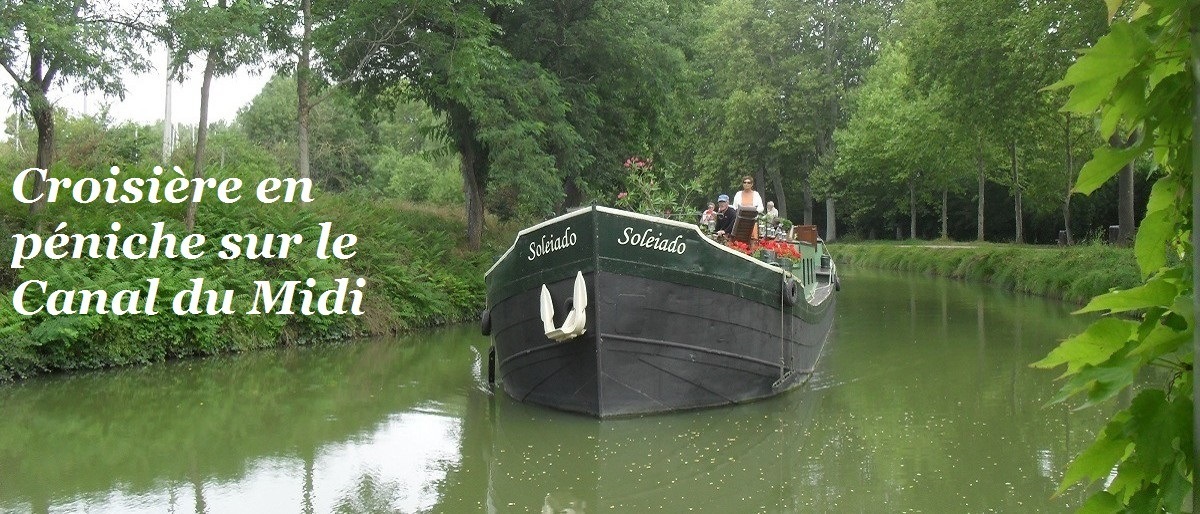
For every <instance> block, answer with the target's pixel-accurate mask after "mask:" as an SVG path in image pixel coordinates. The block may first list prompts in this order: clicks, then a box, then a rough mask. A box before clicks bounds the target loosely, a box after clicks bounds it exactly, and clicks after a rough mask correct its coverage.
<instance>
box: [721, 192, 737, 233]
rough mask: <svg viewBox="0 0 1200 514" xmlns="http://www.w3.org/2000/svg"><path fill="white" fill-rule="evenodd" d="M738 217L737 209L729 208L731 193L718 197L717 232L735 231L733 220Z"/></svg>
mask: <svg viewBox="0 0 1200 514" xmlns="http://www.w3.org/2000/svg"><path fill="white" fill-rule="evenodd" d="M735 219H737V211H736V210H734V209H730V208H729V195H721V196H718V197H717V233H718V234H728V233H730V232H733V220H735Z"/></svg>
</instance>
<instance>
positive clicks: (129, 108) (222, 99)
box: [0, 52, 273, 137]
mask: <svg viewBox="0 0 1200 514" xmlns="http://www.w3.org/2000/svg"><path fill="white" fill-rule="evenodd" d="M153 62H154V63H155V65H156V67H157V69H155V70H152V71H150V72H149V73H145V74H141V75H134V76H130V77H128V78H126V79H125V99H124V100H121V99H119V98H116V97H104V96H102V95H100V94H99V93H96V92H92V93H91V94H88V95H84V94H80V93H74V92H71V91H70V89H71V86H69V85H68V86H67V87H66V88H55V89H53V90H52V91H51V100H52V101H54V102H55V105H58V106H61V107H64V108H66V109H68V110H70V111H71V112H74V113H77V114H80V113H84V112H87V113H89V114H95V113H97V112H99V111H100V108H101V107H102V106H103V105H104V104H108V105H109V106H110V108H109V113H110V114H111V117H112V119H113V120H114V121H116V122H118V123H119V122H122V121H133V122H139V123H153V122H157V121H158V120H161V119H162V117H163V108H164V106H165V103H166V102H165V96H166V75H165V74H164V73H163V71H162V69H163V68H165V67H166V53H165V52H161V53H160V55H156V56H154V58H153ZM203 71H204V67H203V66H202V65H201V66H193V67H192V69H191V70H190V71H189V72H188V74H189V75H188V80H185V81H184V82H183V83H182V84H180V83H178V82H176V83H174V84H172V86H171V104H172V107H171V119H172V121H174V122H176V123H188V124H195V123H196V122H197V121H199V120H200V78H201V77H200V75H201V72H203ZM272 73H273V72H272V71H271V70H265V71H263V72H262V73H257V72H248V71H239V72H238V73H237V74H235V75H232V76H228V77H216V78H214V79H213V85H212V97H211V98H210V99H209V106H208V109H209V110H208V119H209V121H216V120H232V119H233V118H234V116H236V115H237V111H238V109H239V108H241V107H242V106H244V105H246V104H248V103H249V102H250V101H251V100H253V99H254V96H255V95H257V94H258V92H259V91H261V90H262V86H263V84H266V82H267V79H269V78H270V77H271V74H272ZM13 86H14V84H13V81H12V78H11V77H9V76H8V74H5V73H2V72H0V88H2V90H3V91H4V93H5V94H4V95H3V97H2V98H3V100H0V120H6V119H8V116H9V114H11V113H12V112H13V105H12V103H11V100H10V99H9V96H8V93H9V92H11V91H12V88H13ZM5 128H6V129H8V130H9V131H11V130H12V127H11V125H9V126H7V127H5ZM5 135H7V134H5ZM0 137H2V136H0Z"/></svg>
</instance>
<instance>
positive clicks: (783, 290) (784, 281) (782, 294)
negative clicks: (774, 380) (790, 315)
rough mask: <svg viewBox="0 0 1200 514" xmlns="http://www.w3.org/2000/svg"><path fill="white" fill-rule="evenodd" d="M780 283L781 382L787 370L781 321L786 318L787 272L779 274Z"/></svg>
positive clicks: (785, 341) (785, 346) (785, 344)
mask: <svg viewBox="0 0 1200 514" xmlns="http://www.w3.org/2000/svg"><path fill="white" fill-rule="evenodd" d="M779 276H780V277H781V278H780V280H781V281H782V282H781V283H780V284H779V380H780V381H783V377H784V371H785V370H786V369H787V366H786V363H787V361H786V360H785V359H784V351H785V349H786V348H787V337H785V336H784V331H783V321H784V318H785V317H786V316H787V313H786V312H784V309H786V308H787V298H786V295H787V272H786V271H783V272H782V273H780V274H779Z"/></svg>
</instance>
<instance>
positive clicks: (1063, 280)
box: [831, 241, 1141, 304]
mask: <svg viewBox="0 0 1200 514" xmlns="http://www.w3.org/2000/svg"><path fill="white" fill-rule="evenodd" d="M831 251H832V252H833V255H834V257H835V258H836V259H837V261H838V265H839V266H845V267H847V268H869V269H885V270H904V271H916V272H921V273H926V274H929V275H936V276H943V277H952V278H957V279H963V280H970V281H975V282H985V283H990V284H993V285H996V286H999V287H1003V288H1006V289H1009V290H1012V291H1018V292H1022V293H1030V294H1036V295H1042V296H1049V297H1054V298H1062V299H1064V300H1067V301H1070V302H1076V303H1081V304H1082V303H1085V302H1087V301H1088V300H1089V299H1090V298H1091V297H1093V296H1095V295H1097V294H1100V293H1104V292H1107V291H1108V290H1109V289H1112V288H1114V287H1120V288H1128V287H1133V286H1135V285H1138V284H1140V283H1141V281H1140V279H1139V277H1138V269H1137V262H1136V261H1135V260H1134V256H1133V251H1132V250H1131V249H1129V248H1117V247H1114V246H1109V245H1103V244H1092V245H1086V246H1069V247H1043V246H1026V245H1005V244H991V243H980V244H950V245H945V244H939V243H930V242H921V241H914V242H907V243H905V242H900V243H890V244H879V243H843V244H835V245H831Z"/></svg>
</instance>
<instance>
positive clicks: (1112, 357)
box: [1035, 0, 1197, 512]
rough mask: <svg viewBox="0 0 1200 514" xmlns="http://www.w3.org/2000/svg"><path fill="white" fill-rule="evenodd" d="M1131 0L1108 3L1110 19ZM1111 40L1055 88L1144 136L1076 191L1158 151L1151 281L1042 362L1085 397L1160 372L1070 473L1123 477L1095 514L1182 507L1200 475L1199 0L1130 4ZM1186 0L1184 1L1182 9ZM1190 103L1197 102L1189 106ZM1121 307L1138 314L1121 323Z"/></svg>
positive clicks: (1099, 396)
mask: <svg viewBox="0 0 1200 514" xmlns="http://www.w3.org/2000/svg"><path fill="white" fill-rule="evenodd" d="M1125 3H1126V2H1123V1H1119V0H1110V1H1109V2H1108V7H1109V13H1110V17H1112V16H1114V15H1115V14H1116V13H1117V12H1118V11H1120V10H1121V9H1122V8H1123V6H1124V5H1125ZM1133 4H1134V6H1135V7H1134V8H1133V10H1132V13H1131V14H1129V15H1128V16H1121V17H1116V18H1114V19H1113V20H1112V26H1111V29H1110V31H1109V33H1108V34H1107V35H1105V36H1104V37H1102V38H1101V39H1100V41H1098V42H1097V43H1096V45H1095V46H1093V47H1092V48H1091V49H1089V50H1087V51H1085V52H1084V53H1083V55H1082V56H1081V57H1080V58H1079V61H1078V62H1077V63H1075V64H1074V65H1073V66H1072V67H1071V69H1070V70H1069V71H1068V72H1067V73H1066V75H1065V76H1064V77H1063V79H1062V80H1060V81H1059V82H1058V83H1056V84H1055V85H1054V86H1052V87H1054V88H1064V87H1070V88H1071V91H1070V96H1069V99H1068V101H1067V103H1066V107H1065V109H1067V110H1070V111H1073V112H1076V113H1079V114H1091V113H1092V112H1093V111H1097V110H1099V112H1100V114H1101V123H1100V130H1101V136H1102V137H1107V136H1109V135H1112V134H1114V133H1116V134H1119V135H1121V136H1122V137H1125V136H1128V135H1130V134H1135V133H1136V134H1137V135H1139V137H1140V140H1139V141H1137V142H1136V144H1134V145H1133V146H1132V147H1131V148H1130V149H1128V150H1115V149H1107V148H1101V149H1098V150H1097V151H1096V153H1095V154H1094V157H1093V159H1092V161H1091V162H1090V163H1089V164H1088V165H1087V166H1085V167H1084V169H1083V170H1082V171H1081V173H1080V176H1079V179H1078V181H1077V183H1076V186H1075V188H1076V190H1078V191H1083V192H1090V191H1092V190H1094V189H1095V188H1096V187H1097V186H1098V185H1100V184H1102V183H1104V182H1105V181H1107V180H1108V179H1109V178H1110V177H1111V176H1112V175H1113V173H1114V172H1115V170H1116V169H1117V168H1120V167H1121V166H1124V165H1125V164H1127V163H1129V162H1131V161H1133V160H1134V159H1135V158H1137V157H1139V156H1140V155H1142V154H1143V153H1145V152H1146V151H1149V150H1151V149H1153V158H1154V164H1155V166H1156V168H1157V170H1158V172H1159V173H1161V174H1163V175H1164V178H1163V179H1161V180H1159V181H1158V182H1157V183H1156V184H1155V185H1154V190H1153V192H1152V193H1151V196H1150V199H1149V201H1148V205H1147V208H1146V215H1145V217H1144V218H1143V220H1142V224H1141V228H1140V229H1139V231H1138V236H1137V241H1136V243H1135V249H1134V251H1135V254H1136V256H1137V262H1138V264H1139V267H1140V271H1141V276H1142V277H1143V278H1144V280H1145V282H1144V284H1143V285H1141V286H1138V287H1133V288H1129V289H1127V290H1123V291H1114V292H1111V293H1108V294H1105V295H1101V296H1098V297H1096V298H1094V299H1093V300H1092V302H1091V303H1089V304H1088V306H1087V307H1085V308H1084V309H1083V310H1084V311H1088V312H1091V311H1096V312H1105V313H1108V314H1109V317H1105V318H1101V319H1100V320H1098V321H1097V322H1096V323H1095V324H1094V325H1093V326H1092V328H1090V329H1089V330H1088V331H1087V332H1085V333H1084V334H1082V335H1080V336H1076V337H1075V338H1072V339H1070V340H1068V341H1066V342H1064V343H1063V345H1062V346H1061V347H1059V348H1058V349H1056V350H1055V351H1054V352H1053V353H1051V355H1050V356H1048V357H1047V358H1046V359H1044V360H1043V361H1041V362H1039V363H1036V364H1035V365H1037V366H1042V367H1053V366H1056V365H1061V364H1066V365H1067V371H1066V373H1065V374H1064V377H1065V378H1066V382H1065V384H1064V385H1063V388H1062V391H1061V394H1060V400H1061V399H1065V398H1067V397H1070V396H1073V395H1077V394H1082V395H1085V396H1086V397H1087V400H1088V403H1089V404H1091V403H1097V402H1100V401H1104V400H1107V399H1109V398H1112V397H1113V396H1115V395H1116V394H1117V393H1119V392H1120V391H1122V390H1125V389H1127V388H1129V387H1130V385H1131V383H1132V381H1133V377H1134V376H1136V375H1137V374H1138V373H1140V372H1141V371H1142V370H1143V369H1144V368H1147V367H1150V366H1155V367H1156V368H1159V369H1161V370H1163V372H1162V373H1161V375H1162V376H1163V377H1164V378H1163V379H1162V380H1163V382H1162V383H1160V385H1159V387H1158V388H1148V389H1144V390H1143V391H1141V392H1140V393H1139V394H1138V395H1137V396H1136V397H1135V398H1134V400H1133V402H1132V403H1131V405H1130V406H1129V407H1128V408H1127V409H1125V410H1124V411H1121V412H1120V413H1118V414H1117V415H1115V416H1114V417H1113V419H1112V420H1111V421H1110V422H1109V424H1108V425H1107V426H1106V427H1105V428H1104V430H1103V431H1102V432H1101V433H1100V434H1099V435H1098V436H1097V438H1096V441H1095V442H1094V443H1093V445H1092V446H1091V447H1090V448H1089V449H1088V450H1086V451H1085V452H1084V453H1083V454H1082V455H1080V456H1079V457H1078V458H1077V459H1076V460H1075V462H1074V463H1073V464H1072V466H1071V468H1070V469H1069V470H1068V472H1067V475H1066V476H1065V477H1064V479H1063V485H1062V487H1063V488H1064V489H1065V488H1066V487H1068V486H1070V485H1071V484H1073V483H1075V482H1081V481H1082V482H1091V481H1094V480H1096V479H1097V478H1099V477H1102V476H1108V474H1109V473H1110V471H1111V470H1113V469H1115V470H1116V473H1115V476H1114V477H1113V479H1112V480H1111V483H1108V484H1106V485H1105V487H1104V490H1103V491H1100V492H1097V493H1096V494H1094V495H1093V496H1092V498H1091V499H1090V500H1089V501H1088V504H1087V505H1086V506H1085V509H1087V510H1089V511H1094V512H1116V511H1120V510H1128V511H1135V512H1164V511H1165V512H1178V511H1180V510H1181V509H1182V508H1183V501H1184V498H1185V497H1186V496H1187V493H1188V491H1189V489H1190V488H1191V483H1192V482H1193V481H1194V480H1195V479H1196V477H1195V469H1196V463H1195V462H1194V461H1193V445H1194V443H1195V441H1193V438H1192V436H1193V432H1192V411H1193V409H1194V405H1193V404H1192V395H1193V387H1194V384H1195V372H1194V362H1193V360H1194V355H1193V353H1192V348H1191V345H1190V343H1191V341H1192V339H1193V335H1194V331H1195V313H1194V312H1193V311H1192V302H1193V296H1194V294H1195V291H1194V290H1193V284H1194V283H1195V277H1194V274H1195V272H1196V270H1194V269H1192V266H1191V263H1192V259H1193V252H1195V251H1196V248H1194V247H1193V246H1192V245H1191V241H1190V240H1189V238H1190V237H1194V236H1192V234H1191V233H1192V231H1193V230H1194V227H1192V224H1191V213H1192V209H1194V208H1195V206H1193V205H1192V204H1191V201H1190V195H1189V194H1188V193H1189V192H1190V190H1189V187H1188V186H1189V184H1190V183H1192V182H1193V181H1194V177H1193V176H1192V173H1194V171H1195V170H1193V169H1192V163H1193V158H1194V157H1195V156H1193V155H1192V153H1191V152H1192V138H1193V137H1194V134H1193V133H1192V126H1193V125H1192V118H1191V116H1195V113H1194V112H1193V110H1194V107H1195V106H1194V105H1192V104H1193V98H1194V88H1195V85H1194V81H1193V79H1192V76H1191V75H1192V74H1193V73H1195V72H1196V70H1194V69H1190V66H1193V65H1194V64H1195V60H1194V59H1195V55H1196V52H1197V49H1195V48H1191V47H1190V45H1189V41H1188V38H1189V36H1190V33H1191V32H1192V31H1194V30H1195V27H1193V26H1192V25H1191V24H1192V23H1194V12H1195V6H1194V5H1192V4H1191V3H1182V2H1146V3H1133ZM1185 6H1187V8H1184V7H1185ZM1183 106H1191V107H1192V108H1181V107H1183ZM1118 313H1126V314H1132V315H1134V316H1135V317H1134V319H1133V320H1125V319H1121V320H1117V319H1115V318H1112V317H1111V316H1113V315H1115V314H1118Z"/></svg>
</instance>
